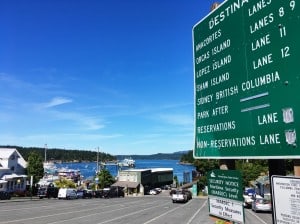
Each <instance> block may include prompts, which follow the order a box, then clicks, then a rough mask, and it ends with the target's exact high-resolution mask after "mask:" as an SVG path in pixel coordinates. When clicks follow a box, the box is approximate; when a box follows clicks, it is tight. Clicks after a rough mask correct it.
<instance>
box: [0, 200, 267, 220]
mask: <svg viewBox="0 0 300 224" xmlns="http://www.w3.org/2000/svg"><path fill="white" fill-rule="evenodd" d="M0 205H1V210H0V217H1V219H0V224H4V223H5V224H8V223H16V224H17V223H18V224H19V223H22V224H27V223H28V224H43V223H47V224H59V223H64V224H71V223H72V224H75V223H93V224H104V223H108V224H117V223H120V224H121V223H122V224H126V223H128V224H129V223H130V224H148V223H149V224H150V223H151V224H162V223H165V224H169V223H170V224H171V223H172V224H196V223H197V224H199V223H201V224H213V223H215V220H214V219H213V218H212V217H210V216H209V214H208V205H207V199H205V198H193V199H192V200H190V201H189V202H187V203H172V200H171V197H170V196H168V194H160V195H149V196H144V197H125V198H111V199H100V198H93V199H75V200H58V199H41V200H39V199H35V200H30V199H27V200H26V199H25V200H15V201H14V200H10V201H6V202H4V201H1V204H0ZM245 214H246V215H245V216H246V219H245V220H246V223H256V224H271V223H272V218H271V214H270V213H258V214H256V213H253V212H252V211H251V210H249V209H245Z"/></svg>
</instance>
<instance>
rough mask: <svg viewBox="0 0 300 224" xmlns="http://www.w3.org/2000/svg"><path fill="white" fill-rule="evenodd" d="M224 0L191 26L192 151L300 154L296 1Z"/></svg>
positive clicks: (299, 15) (299, 10) (202, 154)
mask: <svg viewBox="0 0 300 224" xmlns="http://www.w3.org/2000/svg"><path fill="white" fill-rule="evenodd" d="M298 3H299V2H296V1H295V0H287V1H271V0H266V1H262V0H253V1H249V0H227V1H225V2H224V3H223V4H222V5H220V6H219V7H218V8H217V9H215V10H214V11H213V12H212V13H210V14H209V15H208V16H206V17H205V18H204V19H202V20H201V21H200V22H199V23H197V24H196V25H195V26H194V27H193V48H194V79H195V146H194V157H195V158H215V159H219V158H228V159H234V158H267V159H272V158H281V159H282V158H300V148H299V146H298V145H297V132H298V135H299V134H300V121H299V119H298V120H297V117H300V102H299V97H297V94H298V92H299V88H300V68H299V58H300V42H299V39H300V32H296V29H298V27H300V4H298Z"/></svg>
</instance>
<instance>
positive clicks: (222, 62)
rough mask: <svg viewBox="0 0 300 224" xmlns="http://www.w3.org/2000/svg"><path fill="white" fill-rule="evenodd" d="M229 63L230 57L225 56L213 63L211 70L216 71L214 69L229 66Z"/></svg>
mask: <svg viewBox="0 0 300 224" xmlns="http://www.w3.org/2000/svg"><path fill="white" fill-rule="evenodd" d="M230 62H231V55H227V56H226V57H224V58H221V59H220V60H218V61H215V62H213V64H212V69H213V70H216V69H219V68H222V67H223V66H225V65H227V64H229V63H230Z"/></svg>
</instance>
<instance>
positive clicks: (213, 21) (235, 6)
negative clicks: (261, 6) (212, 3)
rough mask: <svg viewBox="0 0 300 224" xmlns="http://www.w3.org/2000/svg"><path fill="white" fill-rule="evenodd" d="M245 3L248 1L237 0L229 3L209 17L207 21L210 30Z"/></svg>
mask: <svg viewBox="0 0 300 224" xmlns="http://www.w3.org/2000/svg"><path fill="white" fill-rule="evenodd" d="M245 3H248V0H237V1H234V2H233V3H232V4H230V5H229V6H228V7H227V8H225V9H224V10H223V11H221V12H220V13H219V14H217V15H216V16H215V17H213V18H211V20H209V23H208V27H209V29H210V30H211V29H212V28H214V27H215V26H217V25H219V24H220V23H221V22H223V21H224V20H225V19H226V18H227V17H229V16H230V15H232V14H234V13H235V12H236V11H238V10H239V9H241V8H242V7H243V6H244V4H245Z"/></svg>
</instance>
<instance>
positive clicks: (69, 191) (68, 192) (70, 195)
mask: <svg viewBox="0 0 300 224" xmlns="http://www.w3.org/2000/svg"><path fill="white" fill-rule="evenodd" d="M57 197H58V199H75V198H77V194H76V190H75V189H73V188H60V189H59V191H58V196H57Z"/></svg>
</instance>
